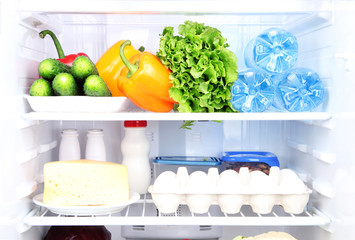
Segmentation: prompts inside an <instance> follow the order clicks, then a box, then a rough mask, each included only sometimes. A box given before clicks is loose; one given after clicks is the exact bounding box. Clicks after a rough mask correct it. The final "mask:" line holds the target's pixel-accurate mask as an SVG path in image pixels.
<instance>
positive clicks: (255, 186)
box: [248, 171, 275, 194]
mask: <svg viewBox="0 0 355 240" xmlns="http://www.w3.org/2000/svg"><path fill="white" fill-rule="evenodd" d="M274 188H275V184H274V182H273V181H272V179H271V178H270V177H269V176H268V175H266V174H265V173H264V172H262V171H252V172H251V173H250V183H249V186H248V189H249V190H250V192H251V193H258V194H262V193H270V192H271V191H272V190H273V189H274Z"/></svg>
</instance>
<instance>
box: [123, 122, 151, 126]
mask: <svg viewBox="0 0 355 240" xmlns="http://www.w3.org/2000/svg"><path fill="white" fill-rule="evenodd" d="M124 126H125V127H146V126H147V121H124Z"/></svg>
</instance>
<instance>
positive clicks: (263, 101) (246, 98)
mask: <svg viewBox="0 0 355 240" xmlns="http://www.w3.org/2000/svg"><path fill="white" fill-rule="evenodd" d="M231 93H232V99H231V103H232V106H233V107H234V108H235V109H236V110H237V111H239V112H264V111H265V110H266V109H268V108H269V107H270V106H271V105H272V102H273V100H274V95H275V86H274V84H273V82H272V80H271V76H270V75H269V74H268V73H265V72H262V71H260V70H257V69H249V70H247V71H244V72H241V73H239V76H238V80H236V81H235V82H234V84H233V86H232V88H231Z"/></svg>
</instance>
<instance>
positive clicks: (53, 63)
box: [38, 58, 70, 81]
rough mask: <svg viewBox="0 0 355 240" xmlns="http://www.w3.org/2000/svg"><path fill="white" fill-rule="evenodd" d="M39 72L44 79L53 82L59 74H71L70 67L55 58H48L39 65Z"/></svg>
mask: <svg viewBox="0 0 355 240" xmlns="http://www.w3.org/2000/svg"><path fill="white" fill-rule="evenodd" d="M38 72H39V74H40V75H41V76H42V78H44V79H46V80H48V81H53V79H54V78H55V76H57V75H58V74H59V73H70V67H69V66H68V65H66V64H64V63H61V62H59V61H58V60H56V59H54V58H47V59H45V60H43V61H42V62H41V63H40V64H39V66H38Z"/></svg>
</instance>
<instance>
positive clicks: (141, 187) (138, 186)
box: [121, 121, 151, 194]
mask: <svg viewBox="0 0 355 240" xmlns="http://www.w3.org/2000/svg"><path fill="white" fill-rule="evenodd" d="M124 127H125V136H124V138H123V140H122V143H121V152H122V156H123V160H122V164H123V165H125V166H126V167H127V168H128V184H129V189H130V190H131V191H133V192H137V193H139V194H145V193H147V191H148V187H149V185H150V180H151V170H150V163H149V151H150V144H149V141H148V139H147V137H146V135H145V130H146V127H147V121H125V122H124Z"/></svg>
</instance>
